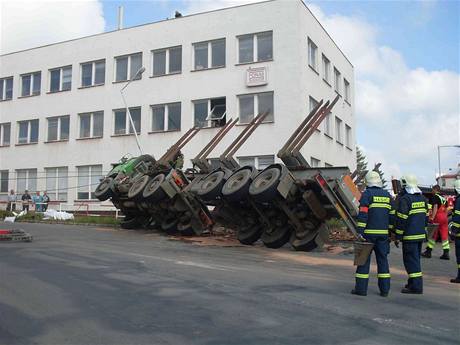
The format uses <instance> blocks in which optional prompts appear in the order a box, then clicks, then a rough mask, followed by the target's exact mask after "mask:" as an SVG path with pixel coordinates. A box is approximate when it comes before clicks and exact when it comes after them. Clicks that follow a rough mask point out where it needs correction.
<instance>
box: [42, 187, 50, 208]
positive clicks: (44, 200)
mask: <svg viewBox="0 0 460 345" xmlns="http://www.w3.org/2000/svg"><path fill="white" fill-rule="evenodd" d="M49 202H50V197H49V196H48V193H47V192H46V190H45V191H44V192H43V205H42V206H43V207H42V210H43V212H46V210H47V209H48V203H49Z"/></svg>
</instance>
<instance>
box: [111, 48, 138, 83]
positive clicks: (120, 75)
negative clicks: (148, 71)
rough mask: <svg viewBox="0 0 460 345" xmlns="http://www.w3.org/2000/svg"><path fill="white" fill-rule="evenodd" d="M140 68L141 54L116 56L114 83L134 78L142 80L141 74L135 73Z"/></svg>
mask: <svg viewBox="0 0 460 345" xmlns="http://www.w3.org/2000/svg"><path fill="white" fill-rule="evenodd" d="M141 68H142V53H136V54H131V55H124V56H118V57H116V58H115V81H127V80H131V79H132V78H134V77H136V78H135V80H139V79H141V78H142V74H139V75H136V73H137V72H138V71H139V70H140V69H141Z"/></svg>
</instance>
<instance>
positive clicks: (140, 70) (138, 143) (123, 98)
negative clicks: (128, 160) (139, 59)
mask: <svg viewBox="0 0 460 345" xmlns="http://www.w3.org/2000/svg"><path fill="white" fill-rule="evenodd" d="M144 72H145V67H141V68H139V70H138V71H137V72H136V74H135V75H134V76H133V77H132V78H131V79H130V80H128V82H127V83H126V85H125V86H123V87H122V88H121V90H120V94H121V99H122V100H123V104H124V105H125V109H126V113H127V114H128V117H129V122H130V123H131V127H133V132H134V137H135V138H136V144H137V147H138V148H139V152H140V153H141V155H143V154H144V152H143V150H142V147H141V143H140V141H139V137H138V135H137V130H136V127H135V126H134V121H133V118H132V117H131V110H129V108H128V104H127V103H126V99H125V95H124V94H123V91H124V90H125V89H126V88H127V87H128V85H129V84H130V83H131V82H132V81H133V80H135V79H137V78H138V77H139V76H141V75H142V73H144Z"/></svg>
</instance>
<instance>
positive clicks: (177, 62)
mask: <svg viewBox="0 0 460 345" xmlns="http://www.w3.org/2000/svg"><path fill="white" fill-rule="evenodd" d="M152 56H153V73H152V75H153V76H154V77H157V76H161V75H165V74H175V73H181V72H182V46H178V47H172V48H166V49H158V50H154V51H152Z"/></svg>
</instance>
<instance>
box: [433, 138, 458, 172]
mask: <svg viewBox="0 0 460 345" xmlns="http://www.w3.org/2000/svg"><path fill="white" fill-rule="evenodd" d="M441 147H457V148H460V145H438V173H439V176H441Z"/></svg>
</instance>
